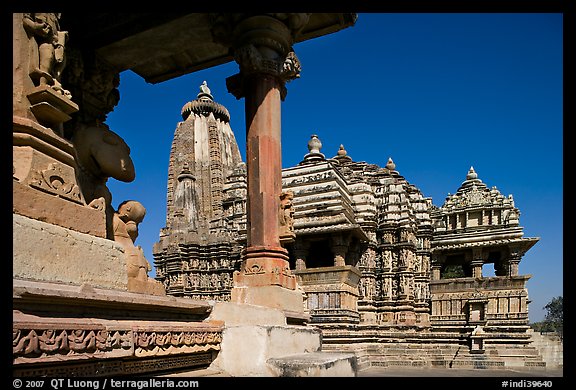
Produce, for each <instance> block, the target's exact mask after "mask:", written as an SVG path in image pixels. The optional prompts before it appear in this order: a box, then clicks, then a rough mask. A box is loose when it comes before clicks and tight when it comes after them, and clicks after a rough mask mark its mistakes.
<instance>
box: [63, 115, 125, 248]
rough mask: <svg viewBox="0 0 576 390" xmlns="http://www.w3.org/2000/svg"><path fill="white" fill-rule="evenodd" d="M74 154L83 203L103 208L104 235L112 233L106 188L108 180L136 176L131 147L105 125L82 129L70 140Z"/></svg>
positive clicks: (123, 179)
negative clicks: (104, 218) (105, 230)
mask: <svg viewBox="0 0 576 390" xmlns="http://www.w3.org/2000/svg"><path fill="white" fill-rule="evenodd" d="M72 143H73V145H74V151H75V154H76V156H75V157H76V164H77V168H78V170H77V177H78V183H79V185H80V189H81V191H82V195H83V196H84V200H85V202H86V204H88V205H89V206H91V207H94V208H98V209H100V208H104V209H105V210H106V217H107V232H108V233H107V236H108V238H109V239H114V235H113V232H112V215H113V214H114V209H113V208H112V195H111V194H110V191H109V190H108V187H106V182H107V181H108V178H110V177H112V178H114V179H116V180H120V181H122V182H131V181H133V180H134V179H135V177H136V172H135V169H134V163H133V162H132V159H131V158H130V148H129V147H128V145H127V144H126V142H124V140H123V139H122V138H121V137H120V136H119V135H118V134H116V133H114V132H113V131H111V130H110V129H109V128H108V126H106V125H104V124H100V125H96V126H81V127H79V128H77V129H76V130H75V131H74V135H73V137H72Z"/></svg>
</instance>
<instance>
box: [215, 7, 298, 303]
mask: <svg viewBox="0 0 576 390" xmlns="http://www.w3.org/2000/svg"><path fill="white" fill-rule="evenodd" d="M213 16H214V27H213V30H212V32H213V36H214V39H215V41H217V42H220V43H222V44H224V45H227V46H229V47H231V49H232V51H233V54H234V59H235V60H236V62H237V63H238V64H239V66H240V73H239V74H236V75H234V76H231V77H229V78H228V79H227V80H226V81H227V86H228V90H229V91H230V92H231V93H232V94H233V95H234V96H235V97H236V98H238V99H240V98H242V97H244V98H245V112H246V163H247V164H246V165H247V179H248V205H247V224H248V229H247V248H246V249H245V251H244V253H243V263H242V267H241V270H240V271H239V272H236V273H235V274H234V283H235V287H234V289H233V291H232V300H235V301H237V302H238V301H239V302H244V303H253V304H260V305H264V306H274V307H279V308H282V309H287V308H290V310H297V309H296V306H300V308H299V310H302V309H303V306H302V296H301V294H300V293H298V292H296V290H295V289H296V277H295V275H294V274H292V272H291V271H290V267H289V263H288V251H287V250H286V249H285V248H283V247H281V245H280V234H279V218H278V210H279V208H280V194H281V193H282V153H281V111H280V110H281V108H280V105H281V100H283V99H284V97H285V96H286V88H285V86H284V84H285V83H286V82H287V81H289V80H291V79H293V78H296V77H299V71H300V64H299V62H298V59H297V58H296V55H295V54H294V52H293V51H292V42H293V34H295V33H297V31H299V29H301V28H302V27H303V26H304V25H305V24H306V23H307V21H308V17H307V16H306V14H303V15H301V14H260V15H244V14H219V15H213ZM250 287H254V288H260V289H259V290H255V289H247V288H250ZM268 287H279V288H280V290H277V289H273V291H267V290H270V289H269V288H268ZM282 289H285V290H289V291H293V292H295V293H296V295H293V296H289V295H290V294H285V292H282ZM273 294H279V295H282V297H280V296H274V295H273ZM295 297H298V298H299V300H300V303H297V302H296V301H298V299H294V298H295Z"/></svg>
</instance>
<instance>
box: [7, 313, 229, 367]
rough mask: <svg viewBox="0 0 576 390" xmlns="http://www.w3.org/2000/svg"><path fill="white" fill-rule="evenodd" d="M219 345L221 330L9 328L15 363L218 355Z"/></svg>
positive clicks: (94, 326)
mask: <svg viewBox="0 0 576 390" xmlns="http://www.w3.org/2000/svg"><path fill="white" fill-rule="evenodd" d="M164 328H165V326H164ZM221 342H222V333H221V330H220V329H215V328H214V327H209V328H206V327H201V328H196V329H195V328H194V326H190V329H181V327H180V329H175V330H169V329H168V330H167V329H160V330H157V329H154V327H150V326H146V328H144V329H142V328H140V327H138V326H136V327H135V328H134V329H132V328H131V327H130V326H128V327H126V328H124V329H118V328H117V327H115V328H112V329H108V328H106V326H103V325H102V324H76V326H75V327H74V328H71V327H66V326H62V325H58V324H46V323H43V324H36V325H31V324H29V323H23V324H18V323H13V328H12V356H13V360H14V363H24V362H26V363H30V362H34V361H38V362H48V361H64V360H75V359H78V358H80V359H83V358H86V357H94V358H107V357H119V356H148V355H150V356H154V355H169V354H181V353H195V352H207V351H217V350H219V349H220V343H221Z"/></svg>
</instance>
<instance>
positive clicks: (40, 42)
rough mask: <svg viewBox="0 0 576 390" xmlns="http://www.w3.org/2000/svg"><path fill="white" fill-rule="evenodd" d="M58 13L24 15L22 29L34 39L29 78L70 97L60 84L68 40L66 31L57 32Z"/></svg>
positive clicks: (58, 28)
mask: <svg viewBox="0 0 576 390" xmlns="http://www.w3.org/2000/svg"><path fill="white" fill-rule="evenodd" d="M59 19H60V14H59V13H50V12H49V13H25V14H24V18H23V21H22V23H23V25H24V29H25V30H26V32H27V33H28V35H29V36H30V37H31V38H32V37H33V38H34V40H35V42H36V44H37V47H36V48H35V50H34V55H33V56H32V58H33V60H32V63H33V65H32V66H33V68H32V69H31V74H30V75H31V76H32V78H33V79H36V82H37V83H38V84H39V85H50V86H52V87H53V88H54V89H55V90H56V91H58V92H60V93H62V94H63V95H66V96H68V97H70V93H69V92H68V91H66V90H64V89H63V88H62V86H61V84H60V77H61V75H62V71H63V70H64V67H65V65H66V58H65V56H64V46H65V44H66V41H67V39H68V33H67V32H66V31H59V30H60V25H59Z"/></svg>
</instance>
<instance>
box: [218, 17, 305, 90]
mask: <svg viewBox="0 0 576 390" xmlns="http://www.w3.org/2000/svg"><path fill="white" fill-rule="evenodd" d="M212 18H213V28H212V35H213V38H214V40H215V41H216V42H218V43H221V44H223V45H225V46H228V47H229V48H230V51H231V52H232V54H233V56H234V60H235V61H236V62H237V63H238V64H239V66H240V73H239V74H236V75H234V76H231V77H229V78H228V79H227V80H226V85H227V87H228V91H229V92H230V93H232V94H233V95H234V96H235V97H236V98H237V99H240V98H242V97H244V96H245V93H244V85H245V82H246V79H248V78H249V77H252V76H253V75H255V74H258V75H262V74H264V75H270V76H273V77H275V78H277V79H278V80H279V81H280V86H281V98H282V100H284V98H285V97H286V93H287V91H286V88H285V86H284V84H285V83H286V82H289V81H291V80H293V79H295V78H298V77H300V71H301V65H300V61H299V60H298V57H297V56H296V54H295V53H294V51H293V50H292V44H293V42H294V40H295V37H296V36H297V34H298V33H299V32H300V31H301V30H302V28H303V27H304V26H305V25H306V23H307V22H308V20H309V14H306V13H293V14H292V13H291V14H288V13H272V14H260V15H245V14H212Z"/></svg>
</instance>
